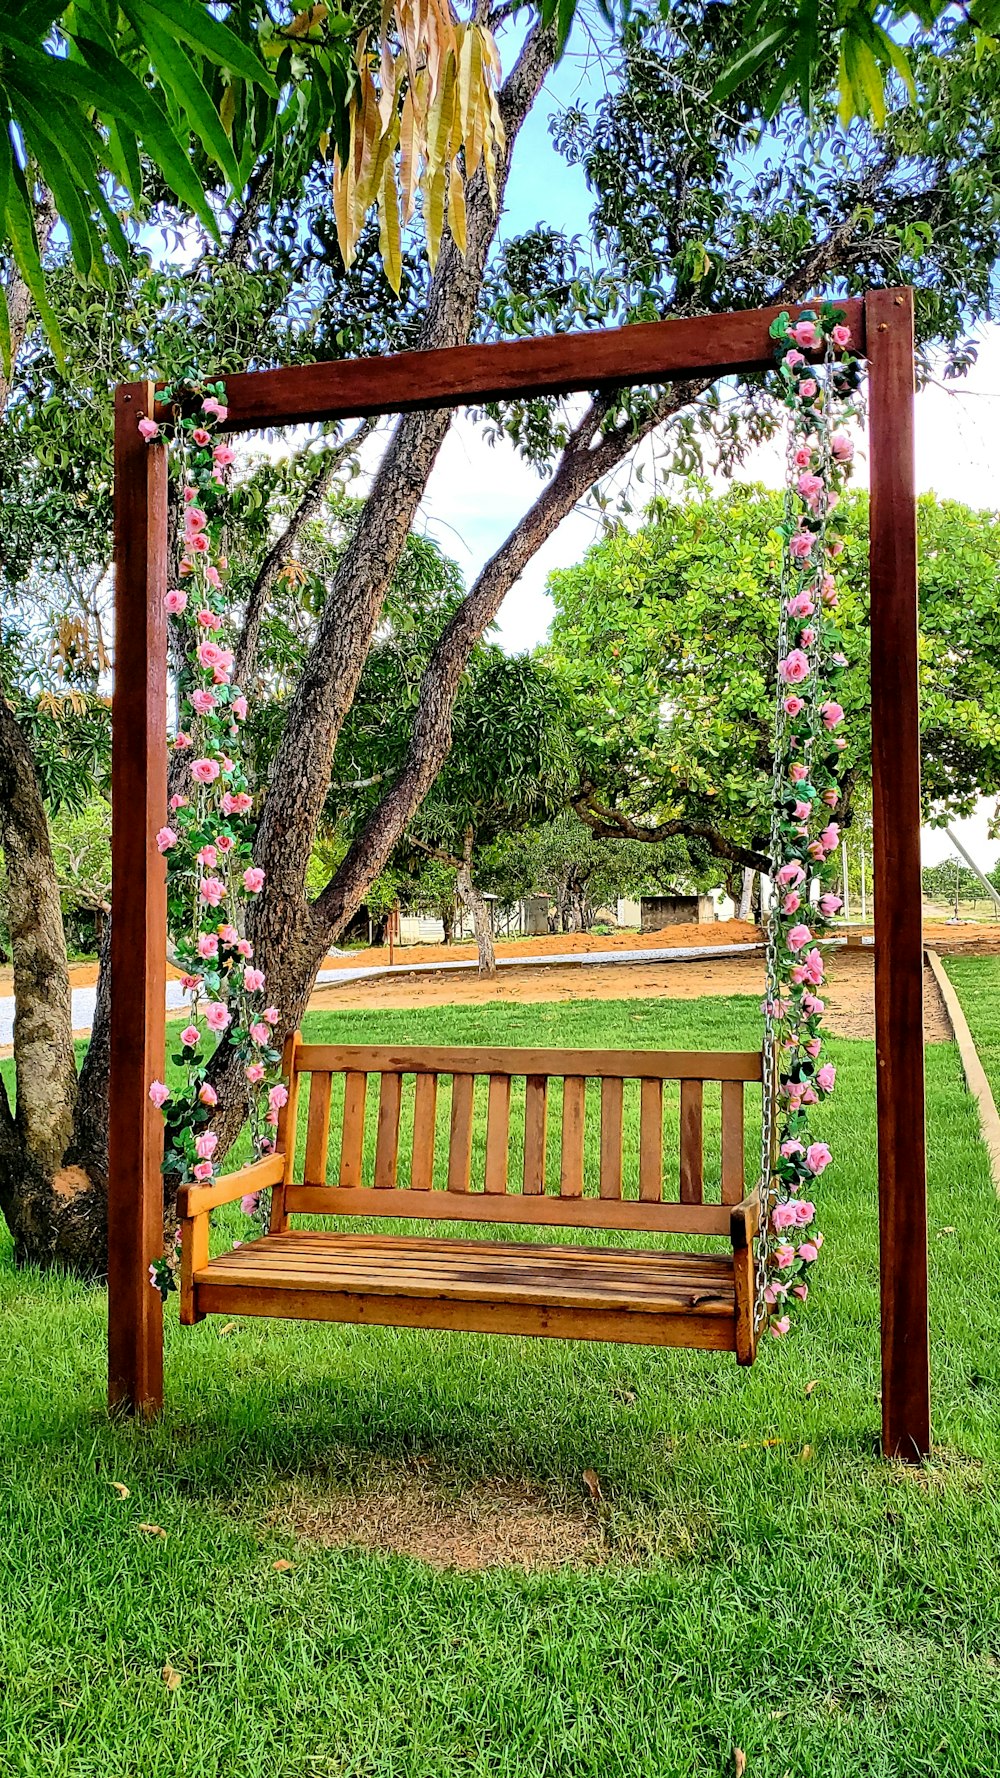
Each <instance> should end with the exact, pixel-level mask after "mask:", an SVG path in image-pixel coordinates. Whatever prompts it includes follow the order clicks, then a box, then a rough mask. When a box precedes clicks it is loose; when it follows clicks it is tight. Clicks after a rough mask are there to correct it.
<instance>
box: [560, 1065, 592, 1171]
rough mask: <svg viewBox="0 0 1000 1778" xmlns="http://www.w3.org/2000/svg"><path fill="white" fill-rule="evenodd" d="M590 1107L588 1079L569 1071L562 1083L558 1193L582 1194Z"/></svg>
mask: <svg viewBox="0 0 1000 1778" xmlns="http://www.w3.org/2000/svg"><path fill="white" fill-rule="evenodd" d="M586 1107H587V1082H586V1080H585V1078H584V1077H583V1075H582V1074H570V1075H568V1076H567V1078H566V1079H565V1080H564V1082H563V1102H562V1149H561V1155H560V1163H559V1195H560V1197H563V1198H582V1196H583V1138H584V1120H585V1118H586Z"/></svg>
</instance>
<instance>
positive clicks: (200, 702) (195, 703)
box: [191, 687, 216, 716]
mask: <svg viewBox="0 0 1000 1778" xmlns="http://www.w3.org/2000/svg"><path fill="white" fill-rule="evenodd" d="M215 703H216V700H215V697H214V696H213V694H212V693H211V692H210V691H208V690H206V689H205V688H204V687H199V689H198V690H197V691H193V692H192V693H191V704H192V708H193V709H194V710H196V711H197V713H198V715H199V716H208V715H209V714H210V713H211V711H213V710H214V709H215Z"/></svg>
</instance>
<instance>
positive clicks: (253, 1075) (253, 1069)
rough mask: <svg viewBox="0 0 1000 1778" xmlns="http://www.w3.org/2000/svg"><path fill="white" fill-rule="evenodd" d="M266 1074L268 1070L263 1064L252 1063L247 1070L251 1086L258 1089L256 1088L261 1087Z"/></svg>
mask: <svg viewBox="0 0 1000 1778" xmlns="http://www.w3.org/2000/svg"><path fill="white" fill-rule="evenodd" d="M265 1073H266V1070H265V1068H264V1064H263V1062H251V1063H250V1066H249V1067H248V1068H247V1070H246V1077H247V1080H248V1081H249V1082H250V1085H251V1086H252V1087H256V1086H259V1085H260V1083H261V1081H262V1080H263V1078H264V1075H265Z"/></svg>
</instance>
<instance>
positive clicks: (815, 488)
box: [795, 470, 823, 505]
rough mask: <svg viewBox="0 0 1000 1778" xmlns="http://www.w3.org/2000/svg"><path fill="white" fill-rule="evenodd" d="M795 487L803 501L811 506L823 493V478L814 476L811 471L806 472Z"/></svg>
mask: <svg viewBox="0 0 1000 1778" xmlns="http://www.w3.org/2000/svg"><path fill="white" fill-rule="evenodd" d="M795 485H796V487H797V488H798V491H799V493H800V494H801V496H802V498H803V500H806V501H808V503H809V504H810V505H813V504H814V502H815V501H816V498H817V495H819V494H821V493H822V492H823V478H822V476H820V475H814V474H813V473H812V471H811V470H806V472H805V474H804V475H800V476H799V479H798V481H797V482H796V484H795Z"/></svg>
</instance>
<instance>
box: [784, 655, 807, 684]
mask: <svg viewBox="0 0 1000 1778" xmlns="http://www.w3.org/2000/svg"><path fill="white" fill-rule="evenodd" d="M808 677H809V661H808V658H807V657H806V656H805V655H804V654H803V652H802V650H801V648H793V649H792V650H791V652H790V653H789V654H787V655H786V656H785V659H784V660H783V661H779V662H778V678H779V679H780V680H781V682H782V684H783V685H800V684H801V683H802V680H803V679H808Z"/></svg>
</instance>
